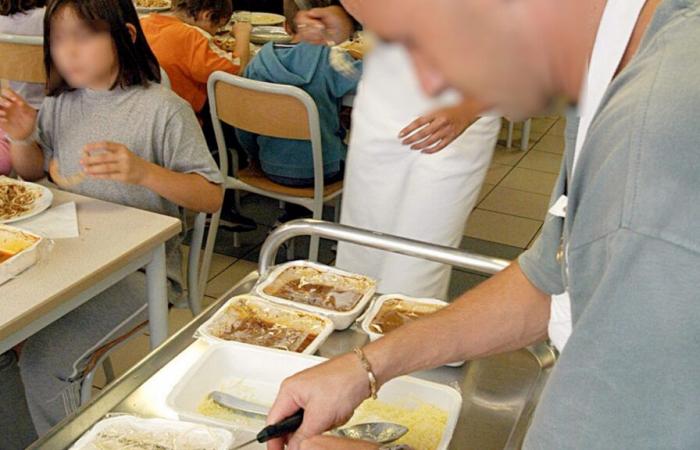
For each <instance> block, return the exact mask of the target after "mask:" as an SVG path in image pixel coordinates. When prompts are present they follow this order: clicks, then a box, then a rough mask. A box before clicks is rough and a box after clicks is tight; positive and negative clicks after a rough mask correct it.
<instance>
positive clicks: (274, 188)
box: [237, 167, 343, 198]
mask: <svg viewBox="0 0 700 450" xmlns="http://www.w3.org/2000/svg"><path fill="white" fill-rule="evenodd" d="M237 178H238V179H239V180H240V181H242V182H244V183H246V184H248V185H250V186H253V187H256V188H258V189H262V190H264V191H268V192H273V193H275V194H281V195H286V196H290V197H301V198H314V189H313V188H312V187H308V188H294V187H289V186H284V185H281V184H278V183H275V182H274V181H272V180H270V179H269V178H267V177H266V176H265V174H264V173H263V172H262V171H261V170H260V169H258V168H250V167H249V168H246V169H243V170H240V171H238V177H237ZM342 189H343V181H342V180H341V181H336V182H335V183H332V184H327V185H326V186H325V188H324V190H323V197H324V198H326V197H328V196H330V195H332V194H335V193H336V192H338V191H341V190H342Z"/></svg>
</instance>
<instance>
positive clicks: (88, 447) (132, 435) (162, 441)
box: [71, 414, 234, 450]
mask: <svg viewBox="0 0 700 450" xmlns="http://www.w3.org/2000/svg"><path fill="white" fill-rule="evenodd" d="M233 443H234V437H233V435H232V434H231V432H230V431H228V430H224V429H221V428H214V427H210V426H206V425H201V424H194V423H188V422H181V421H176V420H166V419H158V418H155V419H145V418H141V417H136V416H130V415H126V414H125V415H116V416H113V417H108V418H106V419H102V420H101V421H99V422H97V424H95V426H93V427H92V429H91V430H90V431H88V432H87V433H86V434H85V435H83V437H81V438H80V439H79V440H78V442H76V443H75V444H74V445H73V446H72V447H71V450H103V449H127V448H129V449H159V450H228V449H230V448H231V447H232V446H233Z"/></svg>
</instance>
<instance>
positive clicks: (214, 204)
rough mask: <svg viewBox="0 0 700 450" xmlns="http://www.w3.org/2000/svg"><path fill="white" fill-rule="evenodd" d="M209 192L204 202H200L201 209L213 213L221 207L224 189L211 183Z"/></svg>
mask: <svg viewBox="0 0 700 450" xmlns="http://www.w3.org/2000/svg"><path fill="white" fill-rule="evenodd" d="M211 186H212V189H211V193H210V194H209V195H207V196H206V200H205V202H204V203H203V204H202V211H201V212H204V213H207V214H214V213H215V212H217V211H218V210H220V209H221V205H222V204H223V203H224V189H223V187H222V186H220V185H214V184H212V185H211Z"/></svg>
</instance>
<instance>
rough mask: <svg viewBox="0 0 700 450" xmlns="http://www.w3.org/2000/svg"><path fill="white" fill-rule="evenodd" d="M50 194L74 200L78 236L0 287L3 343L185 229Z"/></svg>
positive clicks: (165, 219)
mask: <svg viewBox="0 0 700 450" xmlns="http://www.w3.org/2000/svg"><path fill="white" fill-rule="evenodd" d="M52 191H53V193H54V201H53V205H54V206H55V205H59V204H62V203H66V202H70V201H74V202H76V206H77V212H78V228H79V230H80V237H78V238H74V239H57V240H55V241H54V246H53V249H52V250H51V252H50V253H49V254H48V257H46V258H45V260H43V261H40V262H39V263H38V264H36V265H35V266H34V267H31V268H30V269H28V270H27V271H25V272H24V273H22V274H20V275H19V276H18V277H17V278H15V279H13V280H10V281H8V282H7V283H5V284H3V285H2V286H0V341H2V340H3V339H5V338H7V337H8V336H10V335H12V334H13V333H15V332H17V331H19V330H21V329H22V328H24V327H26V326H27V325H28V324H30V323H31V322H33V321H34V320H36V319H38V318H40V317H41V316H43V315H45V314H47V313H49V312H51V311H53V310H54V309H56V308H58V307H59V306H61V305H62V304H64V303H66V302H68V301H69V300H71V299H72V298H74V297H75V296H76V295H78V294H79V293H81V292H82V291H84V290H85V289H87V288H89V287H90V286H93V285H94V284H96V283H98V282H100V281H102V280H104V279H105V278H107V277H108V276H109V275H110V274H112V273H114V272H115V271H117V270H120V269H121V268H123V267H124V266H126V265H127V264H129V262H131V261H133V260H134V259H136V258H139V257H142V256H143V255H145V254H147V253H149V252H151V251H152V250H153V249H154V248H156V247H157V246H158V245H160V244H163V243H164V242H165V241H167V240H168V239H170V238H171V237H173V236H175V235H177V234H178V233H179V232H180V230H181V223H180V221H179V220H178V219H176V218H174V217H169V216H164V215H160V214H155V213H152V212H148V211H143V210H140V209H136V208H130V207H126V206H122V205H117V204H113V203H108V202H104V201H101V200H96V199H92V198H88V197H83V196H80V195H75V194H71V193H68V192H64V191H59V190H52ZM15 226H17V227H19V228H21V226H22V223H21V222H19V223H17V224H15Z"/></svg>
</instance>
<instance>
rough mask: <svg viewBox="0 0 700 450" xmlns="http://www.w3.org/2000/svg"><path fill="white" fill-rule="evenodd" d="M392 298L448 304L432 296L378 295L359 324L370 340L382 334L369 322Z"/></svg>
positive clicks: (452, 365) (453, 365)
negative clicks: (373, 328)
mask: <svg viewBox="0 0 700 450" xmlns="http://www.w3.org/2000/svg"><path fill="white" fill-rule="evenodd" d="M393 298H397V299H400V300H405V301H407V302H414V303H425V304H428V305H442V306H447V305H449V303H447V302H444V301H442V300H437V299H434V298H415V297H407V296H405V295H402V294H386V295H382V296H381V297H379V298H378V299H376V300H375V301H374V303H372V306H371V307H370V308H369V309H368V310H367V314H365V317H364V319H362V325H361V328H362V331H364V332H365V333H367V335H368V336H369V338H370V340H372V341H376V340H377V339H379V338H380V337H382V336H384V335H383V334H381V333H376V332H374V331H372V329H371V328H370V324H371V323H372V321H373V320H374V318H375V317H377V314H379V310H380V309H382V305H383V304H384V302H386V301H387V300H391V299H393ZM463 364H464V361H460V362H455V363H451V364H447V366H449V367H460V366H461V365H463Z"/></svg>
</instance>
